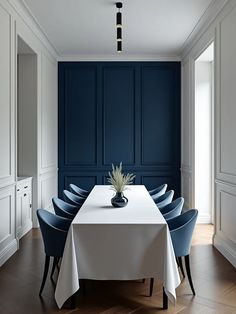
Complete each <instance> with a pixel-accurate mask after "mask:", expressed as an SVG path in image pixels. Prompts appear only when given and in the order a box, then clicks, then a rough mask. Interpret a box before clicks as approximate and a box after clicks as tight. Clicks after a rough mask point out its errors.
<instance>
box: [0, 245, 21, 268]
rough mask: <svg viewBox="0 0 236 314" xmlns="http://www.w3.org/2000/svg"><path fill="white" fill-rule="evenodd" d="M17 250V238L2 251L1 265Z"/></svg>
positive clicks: (0, 253)
mask: <svg viewBox="0 0 236 314" xmlns="http://www.w3.org/2000/svg"><path fill="white" fill-rule="evenodd" d="M16 251H17V240H16V239H14V240H12V241H11V242H10V243H9V244H8V245H7V246H6V247H5V248H4V249H3V250H2V251H1V252H0V267H1V266H2V265H3V264H4V263H5V262H6V261H7V260H8V259H9V258H10V257H11V256H12V255H13V254H14V253H15V252H16Z"/></svg>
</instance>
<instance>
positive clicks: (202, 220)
mask: <svg viewBox="0 0 236 314" xmlns="http://www.w3.org/2000/svg"><path fill="white" fill-rule="evenodd" d="M211 223H212V218H211V216H210V215H201V214H199V215H198V218H197V224H211Z"/></svg>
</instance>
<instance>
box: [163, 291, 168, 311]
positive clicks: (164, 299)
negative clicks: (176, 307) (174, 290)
mask: <svg viewBox="0 0 236 314" xmlns="http://www.w3.org/2000/svg"><path fill="white" fill-rule="evenodd" d="M167 309H168V297H167V294H166V292H165V289H164V287H163V310H167Z"/></svg>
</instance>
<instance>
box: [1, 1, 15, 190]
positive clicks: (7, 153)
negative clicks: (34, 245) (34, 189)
mask: <svg viewBox="0 0 236 314" xmlns="http://www.w3.org/2000/svg"><path fill="white" fill-rule="evenodd" d="M10 26H11V19H10V15H9V14H8V13H7V12H6V11H5V10H4V9H3V8H2V7H1V6H0V42H1V49H0V82H1V83H0V147H1V163H0V187H1V186H4V185H6V184H9V183H13V178H11V176H12V175H13V173H12V169H11V167H12V161H11V159H12V151H11V150H12V140H13V138H12V136H13V133H14V128H13V125H12V118H11V89H10V86H11V49H10V47H11V45H10V44H11V43H10V38H11V36H10V30H11V27H10ZM11 181H12V182H11Z"/></svg>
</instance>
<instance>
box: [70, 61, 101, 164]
mask: <svg viewBox="0 0 236 314" xmlns="http://www.w3.org/2000/svg"><path fill="white" fill-rule="evenodd" d="M96 84H97V83H96V67H93V66H88V67H84V66H75V67H68V68H67V69H66V71H65V103H64V108H65V117H64V118H65V130H64V131H65V135H64V136H65V151H64V153H65V163H66V164H67V165H95V164H96V131H97V128H96V125H97V114H96V102H97V87H96Z"/></svg>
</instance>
